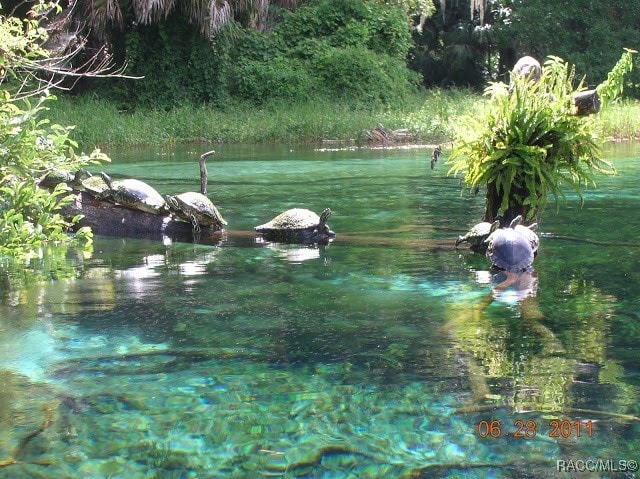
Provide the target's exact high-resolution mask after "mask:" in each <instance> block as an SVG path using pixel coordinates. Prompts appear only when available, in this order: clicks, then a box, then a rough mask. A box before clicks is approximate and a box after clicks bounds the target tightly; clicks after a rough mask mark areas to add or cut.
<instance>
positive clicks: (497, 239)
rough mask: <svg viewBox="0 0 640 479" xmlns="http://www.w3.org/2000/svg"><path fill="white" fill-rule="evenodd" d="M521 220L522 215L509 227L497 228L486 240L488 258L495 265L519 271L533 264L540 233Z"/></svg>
mask: <svg viewBox="0 0 640 479" xmlns="http://www.w3.org/2000/svg"><path fill="white" fill-rule="evenodd" d="M521 222H522V217H520V216H517V217H515V218H514V219H513V221H511V223H510V224H509V226H508V227H507V228H500V229H497V230H496V231H494V232H493V233H491V235H489V237H488V238H487V240H486V241H485V243H486V244H487V253H486V254H487V258H489V260H490V261H491V264H492V265H493V266H495V267H497V268H499V269H502V270H505V271H509V272H512V273H517V272H521V271H526V270H527V269H528V268H529V267H530V266H531V265H532V264H533V260H534V258H535V254H536V252H537V249H538V244H539V240H538V235H536V234H535V233H534V232H533V230H532V229H531V228H530V227H526V226H522V225H520V223H521ZM532 226H534V225H532ZM534 227H535V226H534Z"/></svg>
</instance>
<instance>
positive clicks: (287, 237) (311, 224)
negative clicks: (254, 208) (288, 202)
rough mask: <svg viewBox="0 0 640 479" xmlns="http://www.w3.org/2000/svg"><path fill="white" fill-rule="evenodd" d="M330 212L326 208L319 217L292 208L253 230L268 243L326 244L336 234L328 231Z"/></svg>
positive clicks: (311, 212)
mask: <svg viewBox="0 0 640 479" xmlns="http://www.w3.org/2000/svg"><path fill="white" fill-rule="evenodd" d="M330 216H331V210H330V209H329V208H326V209H325V210H324V211H323V212H322V213H321V215H320V216H318V215H317V214H315V213H314V212H313V211H311V210H307V209H304V208H293V209H290V210H287V211H285V212H284V213H280V214H279V215H278V216H276V217H275V218H273V219H272V220H271V221H269V222H268V223H265V224H263V225H260V226H256V227H255V230H256V231H257V232H258V233H262V236H263V237H264V238H265V239H266V240H269V241H284V242H292V243H328V242H329V240H331V239H333V238H335V236H336V234H335V233H334V232H333V231H331V230H330V229H329V226H328V225H327V220H328V219H329V217H330Z"/></svg>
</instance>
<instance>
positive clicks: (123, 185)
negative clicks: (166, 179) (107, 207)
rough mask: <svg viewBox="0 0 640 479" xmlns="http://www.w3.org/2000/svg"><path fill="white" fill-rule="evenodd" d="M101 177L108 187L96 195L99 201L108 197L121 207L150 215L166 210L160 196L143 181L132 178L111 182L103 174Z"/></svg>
mask: <svg viewBox="0 0 640 479" xmlns="http://www.w3.org/2000/svg"><path fill="white" fill-rule="evenodd" d="M101 176H102V178H103V179H104V181H105V182H106V183H107V185H108V186H109V187H108V189H106V190H105V191H104V192H103V193H101V194H100V195H98V196H99V197H100V199H103V198H109V197H110V198H113V200H114V201H115V202H116V203H119V204H120V205H122V206H126V207H127V208H132V209H137V210H140V211H145V212H147V213H152V214H160V213H162V212H163V211H165V210H166V209H167V203H166V202H165V200H164V198H163V197H162V195H160V193H158V192H157V191H156V190H155V188H153V187H152V186H150V185H148V184H147V183H145V182H144V181H140V180H136V179H134V178H127V179H124V180H115V181H112V180H111V178H109V177H108V176H107V175H106V174H104V173H103V174H102V175H101Z"/></svg>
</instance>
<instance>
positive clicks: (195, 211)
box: [165, 191, 227, 231]
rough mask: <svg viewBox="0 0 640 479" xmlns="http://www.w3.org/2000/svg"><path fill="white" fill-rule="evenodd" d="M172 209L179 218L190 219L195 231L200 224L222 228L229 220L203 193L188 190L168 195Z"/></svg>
mask: <svg viewBox="0 0 640 479" xmlns="http://www.w3.org/2000/svg"><path fill="white" fill-rule="evenodd" d="M165 198H166V199H167V203H168V204H169V207H170V208H171V211H172V212H174V213H175V214H176V216H178V217H179V218H181V219H183V220H186V221H190V222H191V224H193V228H194V230H195V231H198V230H199V228H200V226H213V227H215V228H216V229H222V228H223V227H224V226H226V225H227V222H226V221H225V219H224V218H223V217H222V215H221V214H220V212H219V211H218V208H216V206H215V205H214V204H213V203H212V202H211V200H210V199H209V198H207V197H206V196H205V195H203V194H202V193H196V192H195V191H187V192H186V193H181V194H179V195H166V197H165Z"/></svg>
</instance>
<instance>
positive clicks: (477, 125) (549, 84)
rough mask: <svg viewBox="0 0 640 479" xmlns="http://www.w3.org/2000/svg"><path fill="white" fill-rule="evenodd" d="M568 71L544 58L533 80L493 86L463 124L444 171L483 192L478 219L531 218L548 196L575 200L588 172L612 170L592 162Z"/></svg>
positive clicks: (588, 131)
mask: <svg viewBox="0 0 640 479" xmlns="http://www.w3.org/2000/svg"><path fill="white" fill-rule="evenodd" d="M573 85H574V70H573V68H570V67H569V65H568V64H567V63H565V62H564V61H562V60H561V59H560V58H557V57H549V58H548V59H547V61H546V62H545V64H544V68H543V69H542V77H541V79H540V80H539V81H538V82H531V81H529V80H527V79H526V78H519V77H512V79H511V85H510V86H507V85H505V84H503V83H493V84H491V85H490V86H489V87H488V88H487V89H486V94H487V95H488V96H489V98H490V100H489V103H488V105H487V109H486V111H485V112H483V114H481V115H475V116H468V117H466V118H465V119H464V126H465V128H464V129H461V130H460V133H459V134H458V135H457V137H456V138H455V143H454V145H455V146H454V150H453V152H452V155H451V156H450V158H449V160H448V161H449V162H450V163H451V169H450V173H454V174H455V173H459V172H465V183H466V184H467V185H468V186H469V187H470V188H473V189H475V188H477V187H480V186H487V200H488V205H487V214H486V219H488V220H493V219H494V218H496V217H499V216H503V215H504V216H506V217H507V221H508V218H512V217H514V216H515V215H517V214H521V213H524V214H525V215H526V217H527V219H532V218H535V217H537V216H538V215H539V213H540V212H541V211H542V209H543V208H544V206H545V204H546V201H547V195H548V193H551V194H552V195H553V196H554V197H555V199H556V201H557V200H558V199H559V198H562V197H564V192H563V188H564V187H569V188H570V189H572V190H574V191H575V192H576V193H577V194H578V195H580V196H582V191H583V189H584V188H585V187H586V186H587V185H590V184H591V185H593V184H595V181H594V173H595V172H605V173H611V172H613V171H614V170H613V167H612V165H610V164H609V163H608V162H606V161H605V160H603V159H602V158H601V157H600V152H599V148H598V145H597V143H596V141H595V139H594V136H593V128H592V121H591V119H590V118H585V117H579V116H576V115H575V112H574V111H573V108H574V106H573V97H574V95H575V93H577V92H579V91H582V90H584V89H585V87H584V84H583V82H580V83H579V85H578V87H577V88H575V89H574V86H573Z"/></svg>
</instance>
